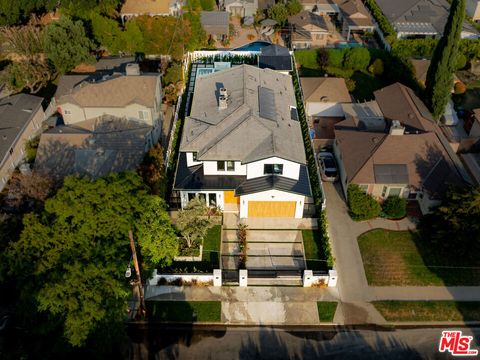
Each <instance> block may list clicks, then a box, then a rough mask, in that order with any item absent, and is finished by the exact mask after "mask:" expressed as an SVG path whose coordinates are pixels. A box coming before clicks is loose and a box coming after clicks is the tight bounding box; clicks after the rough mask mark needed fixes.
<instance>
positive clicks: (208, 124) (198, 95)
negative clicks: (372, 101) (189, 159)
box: [180, 65, 306, 164]
mask: <svg viewBox="0 0 480 360" xmlns="http://www.w3.org/2000/svg"><path fill="white" fill-rule="evenodd" d="M221 89H226V92H227V99H228V100H226V103H225V102H224V101H223V100H222V97H221V96H220V91H221ZM219 105H222V107H223V108H220V106H219ZM180 150H181V151H184V152H197V157H198V159H199V160H236V161H241V162H242V163H249V162H253V161H257V160H261V159H265V158H269V157H273V156H277V157H280V158H283V159H286V160H290V161H293V162H297V163H300V164H305V163H306V159H305V149H304V146H303V140H302V136H301V129H300V123H299V121H298V114H297V111H296V101H295V95H294V91H293V86H292V80H291V77H290V76H289V75H284V74H281V73H278V72H275V71H273V70H270V69H259V68H257V67H254V66H249V65H241V66H237V67H233V68H231V69H227V70H223V71H220V72H217V73H214V74H211V75H206V76H204V77H201V78H199V79H197V82H196V84H195V91H194V96H193V101H192V108H191V112H190V116H189V117H188V118H187V119H186V121H185V125H184V132H183V137H182V143H181V145H180Z"/></svg>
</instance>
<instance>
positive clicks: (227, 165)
mask: <svg viewBox="0 0 480 360" xmlns="http://www.w3.org/2000/svg"><path fill="white" fill-rule="evenodd" d="M225 170H226V171H235V161H217V171H225Z"/></svg>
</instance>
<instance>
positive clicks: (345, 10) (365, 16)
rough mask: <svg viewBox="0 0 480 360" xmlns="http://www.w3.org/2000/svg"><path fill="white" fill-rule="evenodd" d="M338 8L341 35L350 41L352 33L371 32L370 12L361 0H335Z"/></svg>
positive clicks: (372, 29)
mask: <svg viewBox="0 0 480 360" xmlns="http://www.w3.org/2000/svg"><path fill="white" fill-rule="evenodd" d="M335 2H336V3H337V5H338V8H339V9H340V12H339V20H340V21H341V22H342V36H344V37H345V38H346V39H347V41H350V36H351V35H352V34H353V33H366V32H370V33H373V32H374V30H375V27H374V25H373V21H372V18H371V16H370V12H369V11H368V10H367V8H366V7H365V5H364V4H363V2H362V1H361V0H335Z"/></svg>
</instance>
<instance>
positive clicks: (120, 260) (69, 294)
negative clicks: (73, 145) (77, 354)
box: [6, 173, 176, 346]
mask: <svg viewBox="0 0 480 360" xmlns="http://www.w3.org/2000/svg"><path fill="white" fill-rule="evenodd" d="M23 226H24V228H23V231H22V234H21V236H20V239H19V240H18V241H16V242H13V243H12V244H11V245H10V247H9V248H8V250H7V254H6V259H7V262H8V264H9V268H10V271H11V272H12V275H13V276H15V277H16V278H17V281H18V283H19V284H22V289H21V290H24V289H28V296H33V297H35V300H36V302H37V308H38V311H40V312H46V313H48V314H50V316H53V317H54V318H56V319H59V320H60V321H62V323H63V324H64V335H65V337H66V338H67V339H68V341H69V342H70V343H71V344H72V345H74V346H80V345H82V344H84V343H85V341H86V340H87V339H88V337H89V335H90V334H91V333H92V332H93V331H95V330H96V329H97V328H99V327H102V326H103V325H105V324H109V323H110V322H116V321H121V320H122V319H124V316H125V314H126V309H127V299H128V297H129V295H130V288H129V284H128V281H127V280H126V279H125V276H124V274H125V269H126V267H127V264H128V263H129V261H130V246H129V239H128V231H129V230H130V229H133V230H134V234H135V237H136V240H137V241H138V244H139V245H140V246H139V248H138V251H139V252H140V253H141V254H143V253H144V261H145V262H147V264H148V267H150V268H151V267H153V266H154V265H155V263H156V262H165V263H167V264H168V263H169V261H171V258H172V257H173V256H175V255H176V248H175V247H174V241H175V237H174V235H172V234H174V230H173V228H172V227H171V225H170V223H169V221H168V215H166V212H165V206H164V203H163V202H162V201H160V200H155V199H154V198H152V197H151V196H150V195H147V192H146V190H145V187H144V185H143V182H142V179H141V178H140V176H138V175H137V174H135V173H123V174H114V175H110V176H107V177H104V178H99V179H97V180H95V181H92V180H91V179H89V178H76V177H67V178H66V179H65V181H64V185H63V187H62V188H61V189H60V190H58V192H57V194H56V195H55V196H54V197H52V198H51V199H49V200H47V201H46V203H45V209H44V211H43V212H42V213H41V214H39V215H36V214H28V215H26V216H25V217H24V220H23ZM157 247H158V248H157ZM152 262H155V263H152ZM25 284H30V285H28V286H27V285H25ZM25 291H27V290H25Z"/></svg>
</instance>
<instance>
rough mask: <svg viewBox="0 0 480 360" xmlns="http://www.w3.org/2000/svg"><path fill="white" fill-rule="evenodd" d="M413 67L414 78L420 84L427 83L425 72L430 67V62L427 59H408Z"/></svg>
mask: <svg viewBox="0 0 480 360" xmlns="http://www.w3.org/2000/svg"><path fill="white" fill-rule="evenodd" d="M410 61H411V62H412V65H413V70H414V74H415V78H416V79H417V81H419V82H421V83H423V84H424V83H425V81H427V72H428V68H429V67H430V60H428V59H410Z"/></svg>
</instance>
